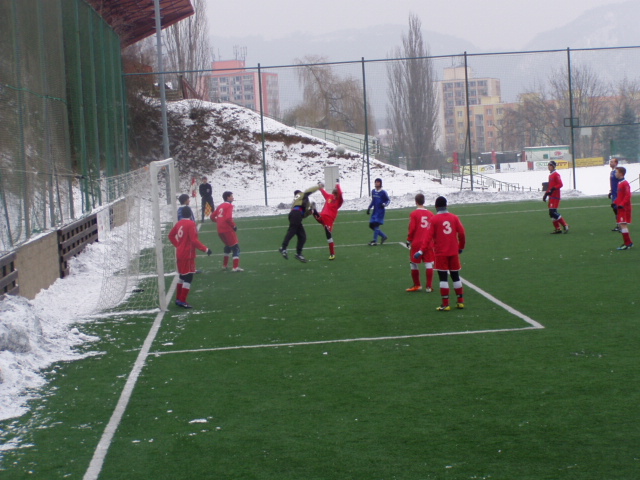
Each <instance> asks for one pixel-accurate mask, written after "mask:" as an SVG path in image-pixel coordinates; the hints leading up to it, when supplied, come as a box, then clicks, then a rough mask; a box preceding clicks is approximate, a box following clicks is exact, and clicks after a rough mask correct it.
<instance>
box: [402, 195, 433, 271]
mask: <svg viewBox="0 0 640 480" xmlns="http://www.w3.org/2000/svg"><path fill="white" fill-rule="evenodd" d="M433 216H434V214H433V212H431V211H430V210H427V209H426V208H416V209H415V210H414V211H413V212H411V215H409V233H408V234H407V242H409V243H410V244H411V247H410V248H409V250H410V255H409V259H411V261H412V262H415V263H418V262H416V260H415V259H414V257H413V255H414V254H415V253H416V252H417V251H418V250H420V249H421V248H422V244H423V242H424V239H425V238H426V236H427V230H428V229H429V221H430V219H431V218H432V217H433ZM423 253H424V256H423V258H422V259H421V260H423V261H425V262H432V261H433V241H431V242H430V243H429V246H428V248H427V249H426V250H424V251H423Z"/></svg>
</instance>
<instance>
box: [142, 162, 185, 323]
mask: <svg viewBox="0 0 640 480" xmlns="http://www.w3.org/2000/svg"><path fill="white" fill-rule="evenodd" d="M163 173H165V174H166V175H164V177H165V178H164V180H165V187H166V191H167V198H166V204H167V205H169V206H170V208H169V215H168V217H169V218H170V219H171V220H172V223H175V222H176V221H177V219H178V214H177V210H176V209H175V208H171V207H174V202H175V198H176V196H177V195H176V181H175V179H176V170H175V162H174V160H173V158H168V159H166V160H158V161H155V162H151V163H150V164H149V175H150V177H151V178H150V181H151V198H152V199H153V201H152V202H151V210H152V212H153V224H154V243H155V249H156V272H157V274H158V303H159V305H160V310H163V311H164V310H166V309H167V304H168V300H167V296H166V288H165V268H164V243H163V238H162V234H163V229H162V218H161V215H160V207H161V197H160V188H159V183H160V182H159V177H160V176H162V174H163Z"/></svg>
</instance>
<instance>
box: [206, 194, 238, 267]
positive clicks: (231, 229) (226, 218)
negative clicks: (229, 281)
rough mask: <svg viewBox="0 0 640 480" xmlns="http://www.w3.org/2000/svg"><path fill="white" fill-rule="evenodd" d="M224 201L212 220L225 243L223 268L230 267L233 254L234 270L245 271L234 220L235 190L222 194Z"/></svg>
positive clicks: (212, 215)
mask: <svg viewBox="0 0 640 480" xmlns="http://www.w3.org/2000/svg"><path fill="white" fill-rule="evenodd" d="M222 200H224V202H223V203H221V204H220V205H218V208H216V210H215V211H214V212H213V213H212V214H211V217H210V218H211V220H212V221H213V222H215V224H216V226H217V227H218V236H219V237H220V240H222V243H223V244H224V257H223V260H222V269H223V270H226V269H227V268H229V256H230V255H231V256H233V267H232V269H231V271H232V272H244V269H242V268H240V244H239V243H238V235H237V234H236V231H237V230H238V227H237V225H236V222H234V220H233V201H234V200H235V199H234V198H233V192H224V193H223V194H222Z"/></svg>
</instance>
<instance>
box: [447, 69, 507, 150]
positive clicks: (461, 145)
mask: <svg viewBox="0 0 640 480" xmlns="http://www.w3.org/2000/svg"><path fill="white" fill-rule="evenodd" d="M466 77H467V79H468V82H469V116H470V118H469V119H470V123H469V127H470V136H471V150H472V152H484V151H490V150H495V149H497V148H498V143H497V137H498V128H499V126H500V121H501V119H502V115H503V113H504V110H503V105H502V100H501V96H500V80H499V79H497V78H474V77H473V74H472V72H471V68H467V75H466ZM438 84H439V86H438V91H439V94H440V119H441V129H440V131H441V139H440V142H439V143H440V146H441V148H442V149H443V150H444V151H445V152H446V153H447V154H452V153H453V152H464V151H465V150H466V148H467V145H468V143H467V102H466V98H467V90H466V87H465V67H449V68H445V69H444V80H441V81H439V82H438Z"/></svg>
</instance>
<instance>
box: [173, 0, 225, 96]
mask: <svg viewBox="0 0 640 480" xmlns="http://www.w3.org/2000/svg"><path fill="white" fill-rule="evenodd" d="M191 4H192V5H193V9H194V11H195V13H194V14H193V15H192V16H190V17H188V18H186V19H184V20H182V21H180V22H178V23H176V24H174V25H172V26H171V27H169V28H167V29H166V30H165V32H166V33H165V34H164V36H163V38H164V41H165V46H166V52H167V64H166V65H165V67H166V68H167V69H168V70H169V71H175V72H182V73H181V75H183V78H184V79H185V80H187V82H188V84H189V85H190V86H191V87H192V88H194V89H197V88H199V87H200V85H199V82H200V81H201V80H200V79H201V78H202V77H203V73H202V70H208V69H210V68H211V62H212V60H213V49H212V48H211V45H210V43H209V27H208V25H207V17H206V5H205V0H191Z"/></svg>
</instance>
